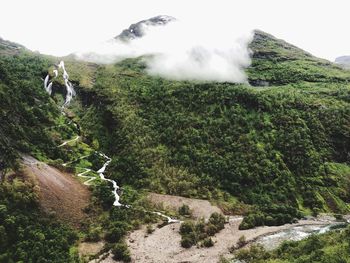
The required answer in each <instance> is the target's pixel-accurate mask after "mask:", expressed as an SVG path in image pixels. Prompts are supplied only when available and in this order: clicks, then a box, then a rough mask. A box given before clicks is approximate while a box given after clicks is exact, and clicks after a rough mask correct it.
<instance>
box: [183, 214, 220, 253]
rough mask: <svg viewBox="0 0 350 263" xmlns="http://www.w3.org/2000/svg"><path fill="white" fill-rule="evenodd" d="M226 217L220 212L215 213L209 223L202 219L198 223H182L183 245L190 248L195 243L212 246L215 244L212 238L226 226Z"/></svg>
mask: <svg viewBox="0 0 350 263" xmlns="http://www.w3.org/2000/svg"><path fill="white" fill-rule="evenodd" d="M224 224H225V217H224V216H223V215H221V214H219V213H213V214H212V215H211V216H210V218H209V220H208V223H205V222H204V220H203V219H202V220H200V221H198V222H197V223H194V222H193V221H187V222H184V223H182V224H181V226H180V234H181V246H182V247H184V248H190V247H192V246H193V245H195V244H199V243H201V244H200V245H202V246H204V247H211V246H213V245H214V242H213V240H212V239H211V238H210V237H211V236H214V235H215V234H216V233H218V232H219V231H220V230H222V229H223V228H224V227H225V225H224Z"/></svg>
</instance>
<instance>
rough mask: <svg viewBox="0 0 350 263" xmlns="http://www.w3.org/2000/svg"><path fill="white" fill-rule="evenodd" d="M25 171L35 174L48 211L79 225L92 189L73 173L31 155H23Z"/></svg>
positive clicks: (41, 196) (41, 203)
mask: <svg viewBox="0 0 350 263" xmlns="http://www.w3.org/2000/svg"><path fill="white" fill-rule="evenodd" d="M22 158H23V162H22V164H23V168H24V172H25V173H29V174H33V175H34V176H35V179H36V181H37V184H38V186H39V189H40V190H39V202H40V205H41V206H42V208H43V210H44V211H45V212H47V213H54V214H55V215H56V216H57V218H58V219H60V220H62V221H64V222H67V223H69V224H71V225H73V226H75V227H79V226H80V224H81V223H82V222H83V220H84V219H85V217H86V215H85V213H84V212H83V209H84V208H85V207H86V206H87V205H88V204H89V200H90V191H89V190H88V189H87V187H86V186H84V185H83V184H81V183H80V182H79V181H78V180H76V179H75V178H73V176H72V175H70V174H66V173H64V172H61V171H59V170H57V169H56V168H53V167H51V166H49V165H47V164H45V163H43V162H40V161H38V160H36V159H35V158H33V157H31V156H23V157H22Z"/></svg>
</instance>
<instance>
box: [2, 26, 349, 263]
mask: <svg viewBox="0 0 350 263" xmlns="http://www.w3.org/2000/svg"><path fill="white" fill-rule="evenodd" d="M0 42H1V45H0V54H1V56H0V105H1V107H0V117H1V124H0V135H1V136H0V165H1V167H0V168H1V173H2V174H3V173H4V172H5V171H8V170H10V169H15V168H16V162H14V160H15V159H16V157H18V155H19V154H20V153H30V154H32V155H35V156H36V157H37V158H39V159H42V160H49V159H52V160H56V161H57V162H56V165H59V163H62V160H63V161H69V160H71V159H73V158H74V156H77V155H78V156H80V155H83V154H84V151H86V149H84V147H85V146H84V147H83V146H82V147H81V148H79V147H77V148H76V149H61V148H57V147H56V146H57V145H58V144H59V143H61V142H62V139H63V137H64V139H69V138H71V136H73V134H74V132H77V131H73V130H72V128H71V127H70V126H68V125H67V119H66V118H63V117H62V116H61V114H60V111H59V109H58V105H60V104H56V103H55V100H58V101H60V96H54V99H52V98H49V96H48V95H47V94H46V92H45V90H44V88H43V84H42V78H44V77H45V75H46V74H47V70H48V68H49V67H50V66H52V64H53V63H57V61H56V60H55V59H54V58H50V57H44V56H41V55H37V54H33V53H31V52H29V51H27V50H25V49H24V48H18V47H17V46H16V45H15V44H13V43H9V42H4V41H0ZM251 49H252V50H253V51H254V53H253V61H252V66H251V67H249V68H248V69H247V74H248V78H249V83H250V84H251V85H248V84H231V83H212V82H186V81H181V82H180V81H170V80H165V79H161V78H157V77H151V76H149V75H147V74H146V72H145V66H144V63H143V60H142V58H138V59H127V60H124V61H122V62H119V63H117V64H115V65H100V66H96V65H93V66H92V65H88V64H86V63H80V62H76V61H66V65H67V70H68V72H69V73H70V78H71V80H72V82H73V83H74V84H75V86H76V88H77V91H78V96H77V98H76V99H75V101H74V102H73V104H72V105H71V106H70V108H69V110H71V111H73V112H74V113H75V114H76V117H75V118H76V120H77V121H79V124H80V125H81V132H82V134H81V135H82V137H83V140H84V142H85V143H87V145H88V146H89V147H91V149H90V148H89V151H92V149H95V150H102V151H104V152H106V153H107V154H108V155H109V156H111V157H112V159H113V161H112V163H111V165H110V166H109V168H108V171H107V172H106V175H107V176H109V177H111V178H113V179H115V180H116V181H117V182H118V184H119V185H121V186H122V187H123V188H124V189H128V190H126V191H125V192H124V196H123V195H122V201H123V198H124V200H125V199H128V201H129V199H130V200H136V199H137V198H136V197H134V196H136V194H135V193H134V190H130V189H136V190H138V189H143V190H150V191H155V192H159V193H168V194H174V195H175V194H176V195H182V196H191V197H200V198H206V199H210V200H211V201H213V202H217V203H218V204H219V205H220V206H222V207H223V208H224V209H225V210H226V211H227V212H232V213H246V214H247V216H246V217H245V219H244V222H243V223H242V225H241V228H249V227H253V226H256V225H262V224H266V225H276V224H283V223H286V222H290V221H292V220H293V218H295V217H300V216H302V215H303V214H310V213H319V212H322V211H323V212H334V213H347V212H349V206H348V203H349V201H350V195H349V193H350V191H349V190H350V180H349V178H350V168H349V161H350V153H349V151H350V108H349V103H350V86H349V84H348V80H349V78H350V73H349V71H345V70H342V69H341V68H339V67H337V66H334V65H333V64H331V63H329V62H327V61H324V60H320V59H318V58H315V57H313V56H311V55H310V54H307V53H305V52H304V51H302V50H300V49H298V48H296V47H293V46H291V45H289V44H287V43H285V42H283V41H281V40H277V39H275V38H273V37H272V36H269V35H267V34H265V33H262V32H258V33H257V34H256V37H255V39H254V41H253V43H252V44H251ZM58 84H59V81H58ZM54 93H55V92H54ZM55 127H56V128H55ZM59 127H60V128H59ZM59 159H62V160H59ZM89 161H91V162H93V160H89ZM16 184H17V186H16ZM16 184H13V185H12V184H11V183H9V182H5V183H4V182H3V183H1V185H0V231H3V232H6V235H8V234H9V233H11V231H13V229H12V228H11V227H12V226H13V225H11V224H10V223H9V221H8V220H7V219H8V217H11V216H13V215H14V214H15V215H14V218H17V217H18V218H24V219H25V220H27V221H25V222H29V223H28V225H29V227H30V228H32V229H34V230H35V231H38V233H42V234H44V235H45V231H46V230H45V229H48V230H47V231H49V232H50V231H51V230H50V229H51V228H50V227H51V226H52V225H50V224H49V223H48V222H47V221H45V220H44V221H45V222H44V223H43V224H44V226H45V229H43V228H41V227H40V226H38V225H37V224H36V222H35V220H34V217H35V215H37V214H38V213H40V210H39V208H38V207H37V204H35V202H36V201H35V196H32V194H30V193H29V192H25V193H24V196H32V197H33V200H34V201H33V204H31V205H30V206H26V207H25V209H24V210H21V209H20V203H23V202H24V201H25V200H23V199H21V198H19V199H18V203H16V202H12V201H11V200H12V199H11V198H13V197H12V196H13V193H15V192H17V191H19V190H18V189H17V188H16V187H22V184H23V183H22V182H21V180H19V181H18V182H17V183H16ZM18 185H19V186H18ZM28 187H29V186H27V187H24V188H25V189H27V188H28ZM12 188H13V189H12ZM28 189H29V188H28ZM108 189H109V186H108V185H106V184H101V186H100V187H97V188H96V189H95V195H96V196H98V197H99V198H100V199H101V200H102V203H103V202H104V201H105V202H106V203H107V204H108V207H109V204H110V196H109V195H106V194H105V193H106V192H107V191H108ZM28 191H29V190H28ZM128 193H129V194H130V193H133V195H131V194H130V195H128ZM32 197H30V198H29V199H30V200H32ZM8 200H10V201H8ZM126 203H128V202H126ZM4 207H5V208H4ZM1 209H2V210H1ZM4 209H5V210H4ZM1 211H7V212H6V217H4V216H3V214H1ZM8 211H10V212H8ZM28 211H29V214H27V212H28ZM125 211H126V210H124V209H123V210H117V209H112V210H111V211H110V215H109V217H110V218H112V219H113V220H111V222H109V223H108V224H107V225H108V227H107V228H108V231H109V232H111V233H114V232H113V231H115V232H118V231H119V230H120V229H121V230H122V231H119V232H121V233H119V232H118V238H117V239H113V240H112V241H111V242H119V241H120V240H121V239H122V236H123V235H125V233H126V230H127V229H130V226H129V225H127V224H123V223H120V222H119V221H121V222H127V221H128V220H129V221H130V218H132V219H133V220H135V222H136V221H137V217H141V216H140V215H142V216H144V213H143V212H138V213H135V212H133V211H132V210H127V211H128V212H125ZM31 214H33V215H34V216H33V217H31ZM44 218H45V217H44ZM106 218H107V217H106ZM114 221H116V222H114ZM119 223H120V224H119ZM16 225H18V229H17V230H16V231H19V232H18V233H20V232H21V231H22V229H21V228H23V227H22V225H20V224H19V223H16ZM120 225H122V227H120ZM135 225H136V223H135ZM46 226H48V228H46ZM1 227H3V228H4V229H3V228H1ZM52 227H53V228H54V230H52V231H54V232H55V231H56V230H57V231H58V232H55V233H56V234H57V233H58V234H57V235H56V234H55V235H53V236H52V238H53V239H55V238H57V239H61V240H63V241H62V242H63V243H64V246H62V247H59V248H54V250H55V251H57V254H52V255H51V256H52V257H51V256H50V255H48V254H45V253H44V256H43V255H42V254H40V253H38V254H33V255H36V256H35V257H34V258H33V262H35V260H38V258H40V256H43V258H44V259H45V260H50V258H51V259H52V258H58V260H61V259H62V260H63V261H64V260H66V262H68V260H75V259H74V258H73V257H72V256H71V255H70V254H69V253H68V252H69V251H68V250H69V247H70V246H71V245H72V244H73V243H74V240H75V237H74V235H73V236H70V235H68V234H67V232H66V231H67V228H66V227H64V226H61V225H59V226H57V225H56V226H52ZM55 229H56V230H55ZM24 231H25V233H29V234H25V235H23V236H21V235H19V234H18V235H16V236H18V237H21V238H23V239H20V240H14V239H12V237H11V236H10V237H9V238H8V239H7V241H6V243H2V244H6V245H3V247H1V246H0V255H1V256H2V257H3V258H5V259H6V258H16V260H27V261H28V255H25V254H22V256H17V255H19V254H18V253H20V252H21V251H20V252H16V251H14V250H11V249H9V248H10V247H13V246H16V247H20V246H19V245H16V244H20V243H22V242H26V241H25V240H27V241H28V240H31V239H32V234H31V233H32V232H30V231H29V230H24ZM26 231H29V232H26ZM16 233H17V232H16ZM49 235H50V234H49ZM36 236H38V239H39V240H40V238H41V237H42V236H41V235H40V234H39V235H36ZM107 237H108V235H107ZM34 240H35V238H34ZM4 242H5V241H4ZM57 242H58V241H57ZM59 242H60V241H59ZM25 244H27V243H25ZM28 244H32V243H31V242H29V243H28ZM21 246H22V245H21ZM23 247H25V249H24V250H27V248H28V247H27V246H25V245H23ZM48 249H51V248H48ZM15 255H16V257H15ZM28 262H29V261H28ZM42 262H45V261H42ZM48 262H49V261H48ZM57 262H59V261H57Z"/></svg>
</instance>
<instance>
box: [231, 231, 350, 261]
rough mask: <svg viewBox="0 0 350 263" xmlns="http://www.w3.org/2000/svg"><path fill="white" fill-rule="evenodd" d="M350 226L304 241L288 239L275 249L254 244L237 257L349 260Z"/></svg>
mask: <svg viewBox="0 0 350 263" xmlns="http://www.w3.org/2000/svg"><path fill="white" fill-rule="evenodd" d="M349 237H350V228H349V227H348V228H346V229H345V230H343V231H341V230H337V231H335V230H334V231H331V232H328V233H326V234H322V235H312V236H310V237H309V238H307V239H305V240H303V241H299V242H296V241H286V242H284V243H282V245H280V246H279V247H278V248H277V249H275V250H273V251H266V250H265V249H264V248H263V247H261V246H258V245H254V246H252V247H250V248H249V249H243V250H240V251H239V252H238V253H237V254H236V256H235V258H236V259H239V260H242V261H244V262H246V263H277V262H278V263H287V262H288V263H290V262H293V263H308V262H320V263H321V262H322V263H329V262H339V263H340V262H344V263H345V262H349V258H350V253H349V252H350V250H349V248H350V239H349Z"/></svg>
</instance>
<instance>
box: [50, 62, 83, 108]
mask: <svg viewBox="0 0 350 263" xmlns="http://www.w3.org/2000/svg"><path fill="white" fill-rule="evenodd" d="M59 69H62V70H63V73H62V76H63V80H64V85H65V86H66V99H65V101H64V104H63V105H62V108H65V107H66V106H68V105H69V103H70V102H71V100H72V98H73V96H75V95H76V93H75V90H74V87H73V84H72V83H71V82H70V81H69V75H68V73H67V71H66V68H65V66H64V61H63V60H62V61H61V62H60V63H59V64H58V67H57V69H54V70H53V73H54V75H55V76H54V79H55V78H57V77H58V70H59ZM49 78H50V75H49V74H47V76H46V77H45V80H44V88H45V90H46V92H47V93H49V95H51V93H52V85H53V82H52V81H50V83H49Z"/></svg>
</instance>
